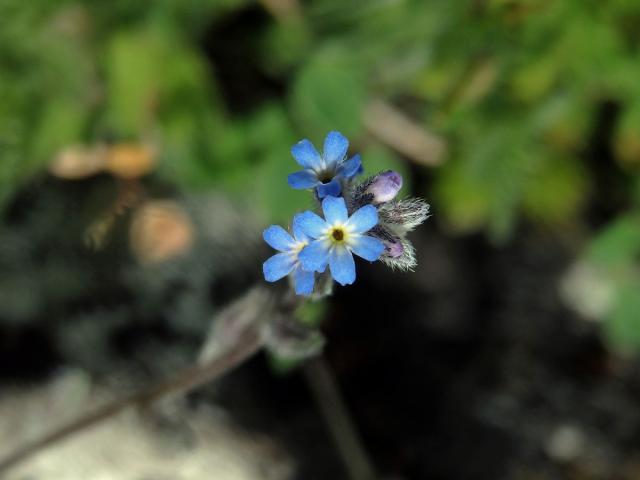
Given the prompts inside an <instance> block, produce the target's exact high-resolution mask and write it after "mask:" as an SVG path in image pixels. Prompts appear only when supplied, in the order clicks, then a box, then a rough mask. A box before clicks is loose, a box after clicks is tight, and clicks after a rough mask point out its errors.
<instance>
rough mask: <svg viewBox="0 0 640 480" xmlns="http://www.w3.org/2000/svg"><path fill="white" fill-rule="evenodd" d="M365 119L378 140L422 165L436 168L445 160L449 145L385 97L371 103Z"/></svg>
mask: <svg viewBox="0 0 640 480" xmlns="http://www.w3.org/2000/svg"><path fill="white" fill-rule="evenodd" d="M363 121H364V124H365V127H366V128H367V130H368V131H369V133H370V134H371V135H372V136H373V137H375V138H376V139H377V140H378V141H380V142H382V143H384V144H385V145H387V146H389V147H391V148H392V149H394V150H396V151H397V152H400V153H401V154H403V155H404V156H406V157H407V158H408V159H410V160H412V161H414V162H416V163H418V164H420V165H426V166H429V167H435V166H437V165H440V164H441V163H443V162H444V160H445V156H446V153H447V144H446V142H445V140H444V139H443V138H442V137H440V136H438V135H436V134H435V133H432V132H429V131H428V130H426V129H425V128H423V127H422V126H421V125H418V124H417V123H416V122H414V121H413V120H411V119H410V118H409V117H407V116H406V115H405V114H404V113H403V112H402V111H400V110H398V109H397V108H396V107H394V106H393V105H391V104H389V103H388V102H385V101H384V100H374V101H372V102H371V103H370V104H369V105H367V107H366V108H365V110H364V113H363Z"/></svg>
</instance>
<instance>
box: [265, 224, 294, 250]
mask: <svg viewBox="0 0 640 480" xmlns="http://www.w3.org/2000/svg"><path fill="white" fill-rule="evenodd" d="M262 238H264V241H265V242H267V243H268V244H269V245H270V246H271V247H273V248H275V249H276V250H279V251H281V252H286V251H287V250H290V249H291V247H292V246H293V238H292V237H291V235H289V232H287V231H286V230H285V229H284V228H282V227H281V226H280V225H271V226H270V227H269V228H267V229H266V230H265V231H264V232H263V233H262Z"/></svg>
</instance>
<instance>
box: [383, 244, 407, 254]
mask: <svg viewBox="0 0 640 480" xmlns="http://www.w3.org/2000/svg"><path fill="white" fill-rule="evenodd" d="M384 247H385V250H384V253H385V255H388V256H389V257H391V258H398V257H400V256H401V255H402V254H403V253H404V247H403V246H402V243H401V242H400V241H397V242H394V241H387V242H384Z"/></svg>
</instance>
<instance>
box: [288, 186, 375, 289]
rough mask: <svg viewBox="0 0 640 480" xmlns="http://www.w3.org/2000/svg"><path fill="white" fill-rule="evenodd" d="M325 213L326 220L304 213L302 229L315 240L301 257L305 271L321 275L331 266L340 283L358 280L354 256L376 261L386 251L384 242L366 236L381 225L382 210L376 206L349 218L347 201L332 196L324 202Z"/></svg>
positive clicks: (301, 221)
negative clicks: (380, 211) (379, 218)
mask: <svg viewBox="0 0 640 480" xmlns="http://www.w3.org/2000/svg"><path fill="white" fill-rule="evenodd" d="M322 211H323V213H324V217H325V218H324V219H322V218H321V217H320V216H318V215H316V214H315V213H313V212H310V211H307V212H304V213H302V214H300V218H299V226H300V228H301V230H302V231H303V232H304V233H305V234H306V235H308V236H309V237H311V238H313V239H314V241H313V242H311V243H309V245H307V246H306V247H304V248H303V249H302V251H301V252H300V253H299V254H298V258H299V260H300V263H301V265H302V267H303V268H304V269H305V270H315V271H318V272H321V271H324V269H325V268H326V266H327V264H329V269H330V270H331V276H332V277H333V278H334V280H335V281H336V282H338V283H339V284H341V285H348V284H351V283H353V282H354V281H355V279H356V269H355V263H354V260H353V255H352V253H355V254H356V255H358V256H359V257H362V258H364V259H365V260H369V261H371V262H373V261H375V260H378V258H380V255H382V252H383V251H384V248H385V247H384V244H383V243H382V241H381V240H379V239H378V238H374V237H372V236H369V235H365V233H366V232H368V231H369V230H370V229H371V228H373V227H375V226H376V224H377V223H378V211H377V209H376V207H374V206H373V205H365V206H364V207H361V208H360V209H358V210H357V211H355V212H354V213H353V214H352V215H351V217H349V213H348V211H347V206H346V204H345V201H344V199H343V198H341V197H338V198H336V197H332V196H328V197H326V198H325V199H324V200H323V201H322Z"/></svg>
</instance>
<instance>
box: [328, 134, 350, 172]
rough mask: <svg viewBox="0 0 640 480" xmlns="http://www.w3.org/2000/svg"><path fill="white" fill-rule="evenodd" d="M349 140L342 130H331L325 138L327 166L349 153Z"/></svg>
mask: <svg viewBox="0 0 640 480" xmlns="http://www.w3.org/2000/svg"><path fill="white" fill-rule="evenodd" d="M348 148H349V140H347V139H346V138H345V136H344V135H342V134H341V133H340V132H329V133H328V134H327V137H326V138H325V139H324V152H323V154H324V159H325V161H326V162H327V166H328V167H330V166H331V165H335V164H336V163H337V162H339V161H341V160H342V159H343V158H344V157H345V155H346V154H347V149H348Z"/></svg>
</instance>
